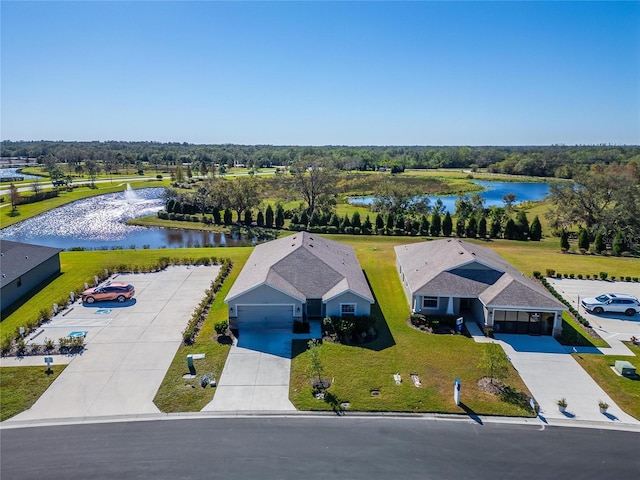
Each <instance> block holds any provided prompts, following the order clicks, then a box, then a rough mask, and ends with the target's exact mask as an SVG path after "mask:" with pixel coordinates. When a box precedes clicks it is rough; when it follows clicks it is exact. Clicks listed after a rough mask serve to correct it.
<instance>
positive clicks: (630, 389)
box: [573, 343, 640, 420]
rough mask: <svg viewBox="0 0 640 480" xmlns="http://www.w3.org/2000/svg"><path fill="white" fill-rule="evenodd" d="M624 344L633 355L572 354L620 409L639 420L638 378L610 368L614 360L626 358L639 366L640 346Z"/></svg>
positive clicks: (639, 393)
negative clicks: (617, 372)
mask: <svg viewBox="0 0 640 480" xmlns="http://www.w3.org/2000/svg"><path fill="white" fill-rule="evenodd" d="M626 345H627V346H628V347H629V349H630V350H631V351H632V352H633V353H634V355H635V357H628V356H624V357H623V356H616V355H591V354H583V353H577V354H573V358H575V359H576V360H577V361H578V363H580V365H581V366H582V368H584V369H585V370H586V371H587V373H588V374H589V375H591V378H593V379H594V380H595V381H596V383H597V384H598V385H600V387H601V388H602V389H603V390H604V391H605V392H607V394H608V395H609V396H610V397H611V398H612V399H613V401H614V402H616V404H618V406H619V407H620V408H622V410H624V411H625V412H626V413H628V414H629V415H631V416H633V417H635V418H637V419H638V420H640V378H639V377H638V376H636V377H635V378H628V377H622V376H620V375H617V374H616V372H614V371H613V368H612V367H613V366H614V365H615V363H616V360H626V361H629V362H631V363H632V364H633V365H634V366H636V367H638V368H640V361H639V360H640V347H637V346H634V345H630V344H628V343H627V344H626Z"/></svg>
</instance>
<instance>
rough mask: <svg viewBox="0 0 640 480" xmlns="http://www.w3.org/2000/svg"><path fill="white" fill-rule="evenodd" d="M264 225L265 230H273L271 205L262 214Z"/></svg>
mask: <svg viewBox="0 0 640 480" xmlns="http://www.w3.org/2000/svg"><path fill="white" fill-rule="evenodd" d="M264 225H265V227H267V228H273V208H272V207H271V204H269V205H267V209H266V210H265V212H264Z"/></svg>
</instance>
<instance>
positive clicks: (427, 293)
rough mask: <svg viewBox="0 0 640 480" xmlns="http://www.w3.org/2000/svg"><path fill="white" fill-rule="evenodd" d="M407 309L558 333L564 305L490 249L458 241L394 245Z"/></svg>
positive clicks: (503, 328) (502, 328)
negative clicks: (408, 306)
mask: <svg viewBox="0 0 640 480" xmlns="http://www.w3.org/2000/svg"><path fill="white" fill-rule="evenodd" d="M395 251H396V266H397V268H398V273H399V275H400V280H401V281H402V287H403V288H404V291H405V294H406V296H407V300H408V301H409V305H410V307H411V309H412V311H413V312H416V313H422V314H426V315H429V314H431V315H456V316H457V315H459V316H462V317H463V318H465V320H467V319H473V320H475V321H476V322H478V323H479V324H480V325H481V326H482V327H483V328H484V329H487V328H493V331H494V332H496V333H525V334H526V333H528V334H532V335H559V334H560V333H561V331H562V311H563V310H566V309H567V308H566V307H565V306H564V305H563V304H562V303H561V302H559V301H558V300H557V299H556V298H555V297H554V296H553V295H551V294H550V293H549V292H548V291H547V290H546V289H545V288H544V287H543V286H542V285H539V284H537V283H536V282H534V281H533V280H532V279H530V278H528V277H527V276H525V275H524V274H523V273H521V272H520V271H518V270H517V269H516V268H514V267H513V266H512V265H510V264H509V263H507V262H506V261H505V260H504V259H503V258H502V257H500V256H499V255H498V254H497V253H495V252H494V251H492V250H490V249H488V248H486V247H482V246H479V245H475V244H473V243H469V242H466V241H463V240H458V239H451V238H449V239H441V240H434V241H429V242H420V243H414V244H410V245H400V246H397V247H395Z"/></svg>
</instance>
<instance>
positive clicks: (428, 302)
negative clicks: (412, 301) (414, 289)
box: [422, 297, 438, 308]
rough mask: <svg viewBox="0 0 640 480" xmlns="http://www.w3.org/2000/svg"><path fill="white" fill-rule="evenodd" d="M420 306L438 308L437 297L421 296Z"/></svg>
mask: <svg viewBox="0 0 640 480" xmlns="http://www.w3.org/2000/svg"><path fill="white" fill-rule="evenodd" d="M422 308H438V297H422Z"/></svg>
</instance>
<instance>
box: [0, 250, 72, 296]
mask: <svg viewBox="0 0 640 480" xmlns="http://www.w3.org/2000/svg"><path fill="white" fill-rule="evenodd" d="M61 251H62V249H60V248H51V247H43V246H41V245H31V244H28V243H21V242H11V241H9V240H0V271H2V275H1V277H2V279H1V280H2V281H1V282H0V287H4V286H5V285H8V284H9V283H11V282H13V281H14V280H16V279H17V278H18V277H21V276H22V275H24V274H25V273H27V272H29V271H31V270H33V269H34V268H36V267H37V266H38V265H40V264H41V263H43V262H45V261H47V260H49V259H50V258H51V257H54V256H56V255H58V254H59V253H60V252H61Z"/></svg>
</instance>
